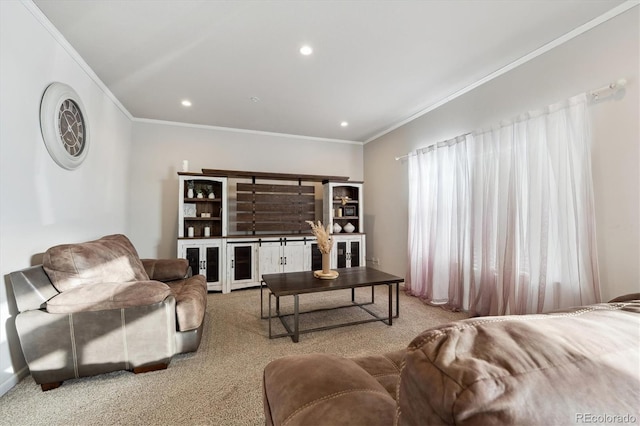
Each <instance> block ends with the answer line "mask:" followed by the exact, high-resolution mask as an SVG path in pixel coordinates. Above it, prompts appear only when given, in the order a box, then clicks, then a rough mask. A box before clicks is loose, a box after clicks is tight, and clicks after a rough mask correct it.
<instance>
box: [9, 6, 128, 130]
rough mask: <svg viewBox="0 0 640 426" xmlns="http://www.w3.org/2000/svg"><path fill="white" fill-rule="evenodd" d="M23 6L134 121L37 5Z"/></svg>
mask: <svg viewBox="0 0 640 426" xmlns="http://www.w3.org/2000/svg"><path fill="white" fill-rule="evenodd" d="M20 2H21V3H22V5H23V6H24V7H25V8H26V9H27V10H28V11H29V12H30V13H31V14H32V15H33V16H34V17H35V18H36V20H37V21H38V22H39V23H40V25H42V26H43V27H44V28H45V29H46V30H47V31H48V32H49V34H51V36H52V37H53V38H54V40H55V41H56V42H57V43H58V44H59V45H60V46H62V48H63V49H64V50H65V51H66V52H67V53H68V54H69V56H71V58H72V59H73V60H74V61H75V62H76V63H77V64H78V65H79V66H80V68H82V70H83V71H84V72H85V74H87V75H88V76H89V78H90V79H91V80H93V82H94V83H95V84H96V85H97V86H98V88H100V90H102V92H103V93H104V94H105V95H106V96H107V97H108V98H109V99H110V100H111V101H112V102H113V103H114V104H115V105H116V107H118V109H119V110H120V111H122V113H123V114H124V115H125V116H126V117H127V118H129V120H133V115H131V113H130V112H129V110H127V108H125V107H124V105H122V103H120V101H119V100H118V98H116V96H115V95H114V94H113V93H112V92H111V90H109V88H108V87H107V86H106V85H105V84H104V83H103V82H102V80H100V77H98V75H97V74H96V73H95V72H94V71H93V70H92V69H91V67H90V66H89V64H87V63H86V62H85V60H84V59H82V56H80V54H79V53H78V51H76V49H74V48H73V46H71V44H70V43H69V42H68V41H67V39H66V38H65V37H64V36H63V35H62V33H61V32H60V31H58V29H57V28H56V27H55V26H54V25H53V24H52V23H51V21H49V19H48V18H47V17H46V16H45V14H44V13H42V11H41V10H40V9H39V8H38V6H36V4H35V3H34V2H33V1H31V0H21V1H20Z"/></svg>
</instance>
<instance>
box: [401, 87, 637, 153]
mask: <svg viewBox="0 0 640 426" xmlns="http://www.w3.org/2000/svg"><path fill="white" fill-rule="evenodd" d="M626 85H627V80H626V79H625V78H619V79H618V80H616V81H613V82H611V83H609V84H607V85H606V86H602V87H599V88H597V89H593V90H591V91H589V92H587V93H588V95H589V96H591V99H592V100H594V101H595V100H598V99H600V97H601V96H602V95H603V94H605V93H606V92H610V93H608V94H611V93H615V92H617V91H618V90H621V89H622V88H624V86H626ZM470 134H471V132H469V133H465V134H462V135H459V136H456V137H454V138H451V139H447V140H446V141H443V142H438V143H435V144H433V145H429V146H426V147H424V148H418V149H416V150H415V151H413V152H410V153H408V154H405V155H401V156H400V157H395V159H396V161H400V160H405V159H407V158H409V157H412V156H414V155H416V153H417V151H422V150H433V149H436V148H440V147H442V146H447V145H450V141H452V140H454V139H458V138H461V137H464V136H467V135H470Z"/></svg>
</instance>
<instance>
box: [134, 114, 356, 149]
mask: <svg viewBox="0 0 640 426" xmlns="http://www.w3.org/2000/svg"><path fill="white" fill-rule="evenodd" d="M132 121H134V122H136V123H146V124H160V125H165V126H177V127H190V128H193V129H205V130H220V131H223V132H234V133H248V134H252V135H260V136H278V137H283V138H295V139H302V140H306V141H313V142H331V143H346V144H351V145H362V144H363V143H362V142H358V141H349V140H345V139H329V138H319V137H316V136H304V135H292V134H289V133H276V132H265V131H262V130H249V129H237V128H233V127H220V126H211V125H208V124H191V123H183V122H180V121H166V120H155V119H151V118H135V117H134V118H133V120H132Z"/></svg>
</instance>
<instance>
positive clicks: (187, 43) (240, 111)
mask: <svg viewBox="0 0 640 426" xmlns="http://www.w3.org/2000/svg"><path fill="white" fill-rule="evenodd" d="M621 3H622V0H590V1H584V0H562V1H548V0H535V1H533V0H532V1H528V0H520V1H507V0H502V1H500V0H494V1H489V0H458V1H450V0H449V1H444V0H442V1H440V0H430V1H419V0H412V1H389V0H388V1H346V0H343V1H193V0H191V1H186V0H181V1H175V0H174V1H170V0H162V1H131V0H124V1H119V0H93V1H77V0H56V1H50V0H49V1H46V0H35V4H36V5H37V6H38V7H39V8H40V10H42V12H43V13H44V14H45V16H46V17H47V18H48V19H49V20H50V21H51V22H52V23H53V25H54V26H55V27H56V28H57V29H58V30H59V31H60V33H62V35H63V36H64V37H65V38H66V39H67V41H68V42H69V43H70V44H71V45H72V46H73V47H74V48H75V50H76V51H77V52H78V53H79V54H80V56H82V58H83V59H84V60H85V61H86V62H87V64H88V65H89V66H90V67H91V69H92V70H93V71H94V72H95V73H96V74H97V75H98V77H99V78H100V79H101V80H102V82H103V83H104V84H105V85H106V86H107V87H108V88H109V90H110V91H111V92H112V93H113V94H114V95H115V96H116V98H117V99H118V100H119V101H120V103H121V104H122V105H123V106H124V107H125V108H126V109H127V110H128V111H129V113H130V114H131V115H132V116H133V117H135V118H136V119H153V120H166V121H175V122H182V123H191V124H198V125H210V126H218V127H229V128H236V129H247V130H254V131H265V132H275V133H284V134H291V135H301V136H309V137H317V138H325V139H338V140H348V141H359V142H366V141H368V140H370V139H371V138H374V137H376V136H377V135H380V134H382V133H384V132H385V131H387V130H388V129H390V128H393V127H395V126H397V125H398V124H399V123H401V122H403V121H405V120H407V119H408V118H409V117H411V116H414V115H416V114H419V113H420V111H423V110H425V109H426V108H429V107H430V106H433V105H434V104H437V103H438V102H440V101H441V100H443V99H445V98H447V97H448V96H450V95H452V94H454V93H455V92H457V91H459V90H461V89H464V88H465V87H468V86H469V85H472V84H474V83H475V82H477V81H479V80H481V79H482V78H484V77H486V76H488V75H490V74H491V73H493V72H495V71H497V70H499V69H500V68H502V67H504V66H507V65H509V64H511V63H512V62H513V61H516V60H518V59H519V58H521V57H523V56H525V55H527V54H528V53H530V52H532V51H534V50H536V49H538V48H540V47H541V46H543V45H545V44H546V43H549V42H551V41H553V40H555V39H557V38H558V37H561V36H562V35H564V34H566V33H568V32H570V31H571V30H573V29H575V28H576V27H579V26H580V25H583V24H585V23H587V22H588V21H590V20H592V19H594V18H596V17H598V16H600V15H602V14H603V13H605V12H607V11H608V10H610V9H612V8H614V7H616V6H618V5H619V4H621ZM305 44H308V45H310V46H311V47H312V48H313V53H312V54H311V55H309V56H303V55H301V54H300V52H299V49H300V48H301V47H302V46H303V45H305ZM184 99H188V100H190V101H191V102H192V106H191V107H184V106H182V105H181V101H182V100H184ZM342 121H346V122H348V123H349V125H348V126H346V127H342V126H341V125H340V123H341V122H342Z"/></svg>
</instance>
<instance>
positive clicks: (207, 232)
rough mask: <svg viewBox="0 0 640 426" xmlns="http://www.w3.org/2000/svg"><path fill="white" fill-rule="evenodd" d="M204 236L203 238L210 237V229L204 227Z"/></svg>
mask: <svg viewBox="0 0 640 426" xmlns="http://www.w3.org/2000/svg"><path fill="white" fill-rule="evenodd" d="M204 236H205V237H210V236H211V228H209V227H208V226H205V227H204Z"/></svg>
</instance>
